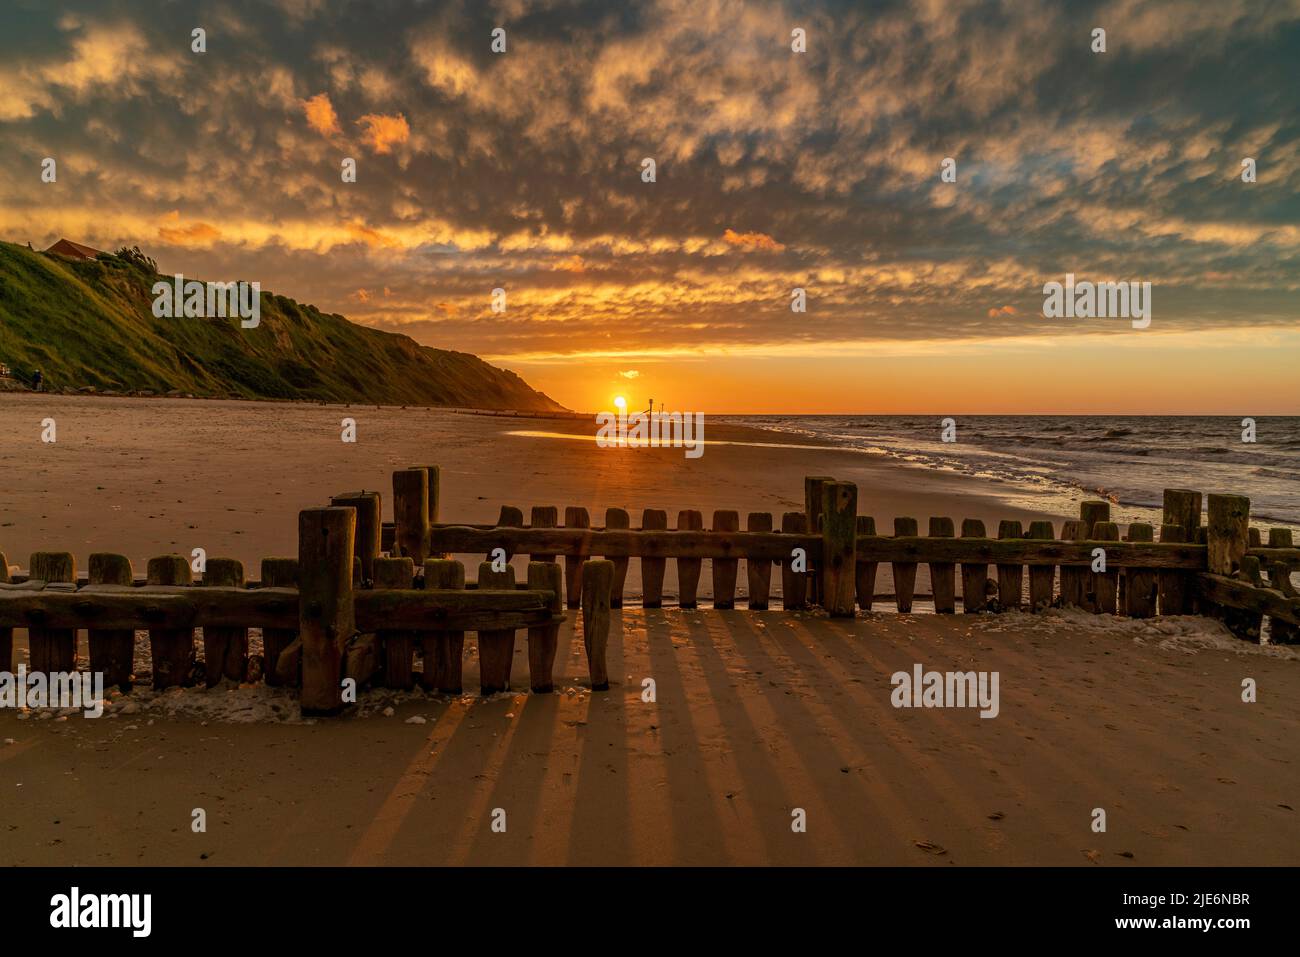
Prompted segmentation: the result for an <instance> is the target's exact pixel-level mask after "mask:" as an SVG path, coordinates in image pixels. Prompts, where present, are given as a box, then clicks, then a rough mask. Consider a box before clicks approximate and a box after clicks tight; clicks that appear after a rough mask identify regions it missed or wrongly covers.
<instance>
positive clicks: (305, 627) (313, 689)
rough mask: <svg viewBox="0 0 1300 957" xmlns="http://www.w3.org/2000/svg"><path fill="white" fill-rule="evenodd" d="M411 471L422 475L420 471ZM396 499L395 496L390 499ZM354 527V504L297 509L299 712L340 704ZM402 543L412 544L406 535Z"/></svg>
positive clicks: (320, 711) (331, 709)
mask: <svg viewBox="0 0 1300 957" xmlns="http://www.w3.org/2000/svg"><path fill="white" fill-rule="evenodd" d="M401 474H404V473H400V472H399V473H394V475H395V476H396V475H401ZM416 474H418V475H420V477H421V479H424V477H425V476H424V473H423V472H418V473H416ZM406 481H409V480H406ZM406 481H403V482H400V483H399V481H398V480H397V479H396V478H394V485H395V486H396V487H395V489H394V491H395V492H396V491H397V488H401V489H402V490H403V494H405V491H406V489H407V487H408V486H407V484H406ZM397 499H398V496H397V495H394V502H396V500H397ZM421 501H423V499H422V500H421ZM421 511H423V505H422V506H421ZM356 529H357V513H356V510H355V509H351V508H338V507H330V508H308V509H304V510H303V511H301V512H299V513H298V634H299V640H300V641H301V642H302V698H301V706H302V713H303V714H304V715H327V714H336V713H338V712H339V711H340V710H342V708H343V655H344V647H345V646H346V645H347V643H348V641H349V639H351V638H352V636H353V635H354V634H356V630H357V628H356V609H355V595H354V592H353V588H352V564H353V554H354V552H355V550H356V538H355V537H356ZM398 532H399V535H401V534H403V532H405V533H406V534H407V535H408V536H409V534H410V527H409V524H408V525H407V527H406V528H405V529H403V526H402V525H401V523H400V522H399V525H398ZM407 544H408V545H409V546H411V547H414V543H413V542H411V541H410V539H409V538H408V540H407Z"/></svg>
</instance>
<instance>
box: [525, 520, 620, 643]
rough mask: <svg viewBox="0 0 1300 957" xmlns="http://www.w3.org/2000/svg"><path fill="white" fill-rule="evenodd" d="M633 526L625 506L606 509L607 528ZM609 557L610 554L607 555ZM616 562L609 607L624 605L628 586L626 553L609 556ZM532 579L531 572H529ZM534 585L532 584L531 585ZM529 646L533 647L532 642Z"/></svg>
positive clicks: (615, 528) (614, 528) (612, 529)
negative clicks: (624, 594) (624, 596)
mask: <svg viewBox="0 0 1300 957" xmlns="http://www.w3.org/2000/svg"><path fill="white" fill-rule="evenodd" d="M631 527H632V519H631V517H630V516H629V515H628V514H627V509H625V508H607V509H605V528H606V529H607V530H609V531H615V530H617V531H624V530H626V529H629V528H631ZM606 557H607V558H609V556H606ZM609 560H610V561H611V562H613V563H614V587H613V590H612V591H611V592H610V593H609V607H610V608H622V607H623V590H624V589H625V588H626V587H627V564H628V558H627V556H626V555H616V556H614V557H612V558H609ZM529 575H530V579H531V572H530V573H529ZM529 587H530V588H531V587H532V586H531V585H530V586H529ZM529 647H530V648H531V647H532V644H531V642H530V644H529Z"/></svg>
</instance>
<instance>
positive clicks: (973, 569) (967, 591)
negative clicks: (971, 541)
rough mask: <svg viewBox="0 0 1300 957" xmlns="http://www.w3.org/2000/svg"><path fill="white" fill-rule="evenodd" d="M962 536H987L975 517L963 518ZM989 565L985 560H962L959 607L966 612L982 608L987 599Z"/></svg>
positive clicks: (981, 524) (971, 612)
mask: <svg viewBox="0 0 1300 957" xmlns="http://www.w3.org/2000/svg"><path fill="white" fill-rule="evenodd" d="M961 537H962V538H987V537H988V535H987V534H986V533H985V531H984V523H983V522H981V521H980V520H979V519H977V518H964V519H962V522H961ZM988 581H989V566H988V564H987V563H985V562H974V563H972V562H962V565H961V607H962V610H963V611H964V612H965V613H966V614H968V615H969V614H974V613H975V612H977V611H983V610H984V604H985V602H986V601H987V600H988V592H987V586H988Z"/></svg>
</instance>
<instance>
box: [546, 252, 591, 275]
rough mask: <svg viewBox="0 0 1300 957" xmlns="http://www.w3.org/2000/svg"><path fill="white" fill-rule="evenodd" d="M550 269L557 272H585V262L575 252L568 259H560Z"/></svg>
mask: <svg viewBox="0 0 1300 957" xmlns="http://www.w3.org/2000/svg"><path fill="white" fill-rule="evenodd" d="M551 269H553V270H556V271H559V272H586V271H587V264H586V263H584V262H583V261H582V257H581V256H579V255H576V254H575V255H573V256H570V257H569V258H568V259H561V260H560V261H559V262H557V263H556V264H555V265H554V266H552V267H551Z"/></svg>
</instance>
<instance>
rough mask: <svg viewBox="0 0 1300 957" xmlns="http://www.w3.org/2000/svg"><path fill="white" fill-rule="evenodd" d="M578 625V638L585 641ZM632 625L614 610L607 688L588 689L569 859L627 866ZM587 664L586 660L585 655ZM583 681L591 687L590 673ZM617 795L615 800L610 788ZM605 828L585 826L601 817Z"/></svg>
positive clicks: (570, 835)
mask: <svg viewBox="0 0 1300 957" xmlns="http://www.w3.org/2000/svg"><path fill="white" fill-rule="evenodd" d="M578 627H580V625H575V628H574V632H575V634H574V642H575V643H581V641H582V639H581V637H580V636H579V635H578V634H577V629H578ZM627 640H628V629H627V627H626V626H625V625H624V622H623V615H622V612H620V611H617V610H615V611H611V613H610V629H609V644H608V645H607V647H606V649H605V659H606V662H607V664H608V672H609V676H610V682H609V690H608V691H594V692H590V697H589V698H588V700H587V715H588V720H587V723H586V726H585V727H582V728H579V729H578V731H579V734H580V735H581V737H582V751H581V757H580V758H579V761H578V769H577V774H578V790H577V793H576V794H575V795H574V799H573V824H572V826H571V827H570V830H569V863H570V864H571V865H582V864H597V863H599V864H605V865H609V864H625V863H627V862H628V860H629V857H630V850H629V843H628V829H629V827H630V826H631V821H630V819H629V815H628V801H629V794H628V791H629V789H630V788H631V787H632V786H633V785H632V782H631V781H630V780H629V778H628V759H627V755H628V741H627V723H628V715H627V694H626V692H627V688H626V685H625V683H624V680H623V675H624V674H626V671H625V670H624V651H623V645H624V642H626V641H627ZM583 661H584V663H585V661H586V659H585V658H583ZM582 684H583V685H584V686H586V687H590V676H588V677H587V678H586V679H585V680H584V681H583V682H582ZM611 776H612V777H613V778H614V779H615V781H617V782H622V786H621V787H620V786H616V787H614V788H612V789H607V788H606V787H604V785H603V782H604V781H605V780H607V779H608V778H610V777H611ZM611 791H612V793H613V794H614V795H615V796H614V797H613V798H611V797H610V796H609V795H610V792H611ZM601 819H603V820H604V821H605V826H603V827H601V828H600V829H599V831H600V833H599V834H597V833H596V830H595V829H593V830H590V831H588V830H585V829H584V828H583V827H582V824H583V822H585V821H594V820H601Z"/></svg>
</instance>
